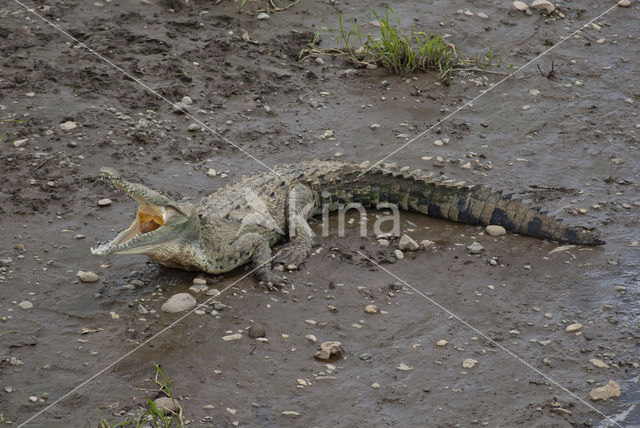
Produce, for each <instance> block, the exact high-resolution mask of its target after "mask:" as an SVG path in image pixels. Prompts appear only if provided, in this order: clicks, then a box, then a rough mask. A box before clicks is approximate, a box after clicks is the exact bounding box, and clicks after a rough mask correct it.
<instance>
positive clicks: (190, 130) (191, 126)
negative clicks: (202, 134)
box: [187, 122, 200, 132]
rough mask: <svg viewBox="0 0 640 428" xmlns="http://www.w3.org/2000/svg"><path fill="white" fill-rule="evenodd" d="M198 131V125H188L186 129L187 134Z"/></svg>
mask: <svg viewBox="0 0 640 428" xmlns="http://www.w3.org/2000/svg"><path fill="white" fill-rule="evenodd" d="M199 130H200V125H198V124H197V123H195V122H194V123H192V124H191V125H189V127H188V128H187V131H189V132H196V131H199Z"/></svg>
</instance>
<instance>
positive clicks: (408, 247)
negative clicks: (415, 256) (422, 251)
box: [398, 234, 420, 251]
mask: <svg viewBox="0 0 640 428" xmlns="http://www.w3.org/2000/svg"><path fill="white" fill-rule="evenodd" d="M398 248H399V249H400V250H402V251H416V250H417V249H418V248H420V245H419V244H418V243H417V242H416V241H414V240H413V238H411V237H410V236H409V235H406V234H405V235H402V237H401V238H400V241H399V242H398Z"/></svg>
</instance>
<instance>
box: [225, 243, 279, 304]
mask: <svg viewBox="0 0 640 428" xmlns="http://www.w3.org/2000/svg"><path fill="white" fill-rule="evenodd" d="M229 257H234V258H236V259H239V260H242V259H246V261H249V260H251V262H252V263H253V269H255V270H254V275H255V277H256V279H257V280H258V282H259V283H260V284H262V285H264V286H265V287H267V288H268V289H269V290H272V291H273V290H275V289H278V288H280V287H282V285H284V284H283V281H282V279H281V278H279V277H278V276H277V275H276V274H275V273H273V270H271V262H272V260H271V259H272V258H273V256H272V255H271V247H270V246H269V241H267V240H266V239H265V238H264V237H263V236H262V235H260V234H258V233H245V234H244V235H242V236H240V237H239V238H238V239H236V240H235V241H234V242H233V244H231V247H230V249H229Z"/></svg>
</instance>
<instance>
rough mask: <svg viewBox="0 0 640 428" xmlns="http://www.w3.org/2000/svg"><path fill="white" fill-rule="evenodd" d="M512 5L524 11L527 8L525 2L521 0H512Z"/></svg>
mask: <svg viewBox="0 0 640 428" xmlns="http://www.w3.org/2000/svg"><path fill="white" fill-rule="evenodd" d="M513 7H515V8H516V9H518V10H519V11H520V12H526V11H528V10H529V6H527V4H526V3H525V2H523V1H514V2H513Z"/></svg>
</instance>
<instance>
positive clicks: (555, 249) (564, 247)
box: [549, 245, 576, 255]
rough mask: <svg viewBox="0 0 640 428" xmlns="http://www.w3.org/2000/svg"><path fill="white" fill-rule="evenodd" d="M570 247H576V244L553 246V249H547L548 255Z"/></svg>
mask: <svg viewBox="0 0 640 428" xmlns="http://www.w3.org/2000/svg"><path fill="white" fill-rule="evenodd" d="M572 248H576V245H561V246H560V247H557V248H554V249H553V250H551V251H549V255H551V254H555V253H560V252H562V251H568V250H571V249H572Z"/></svg>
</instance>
